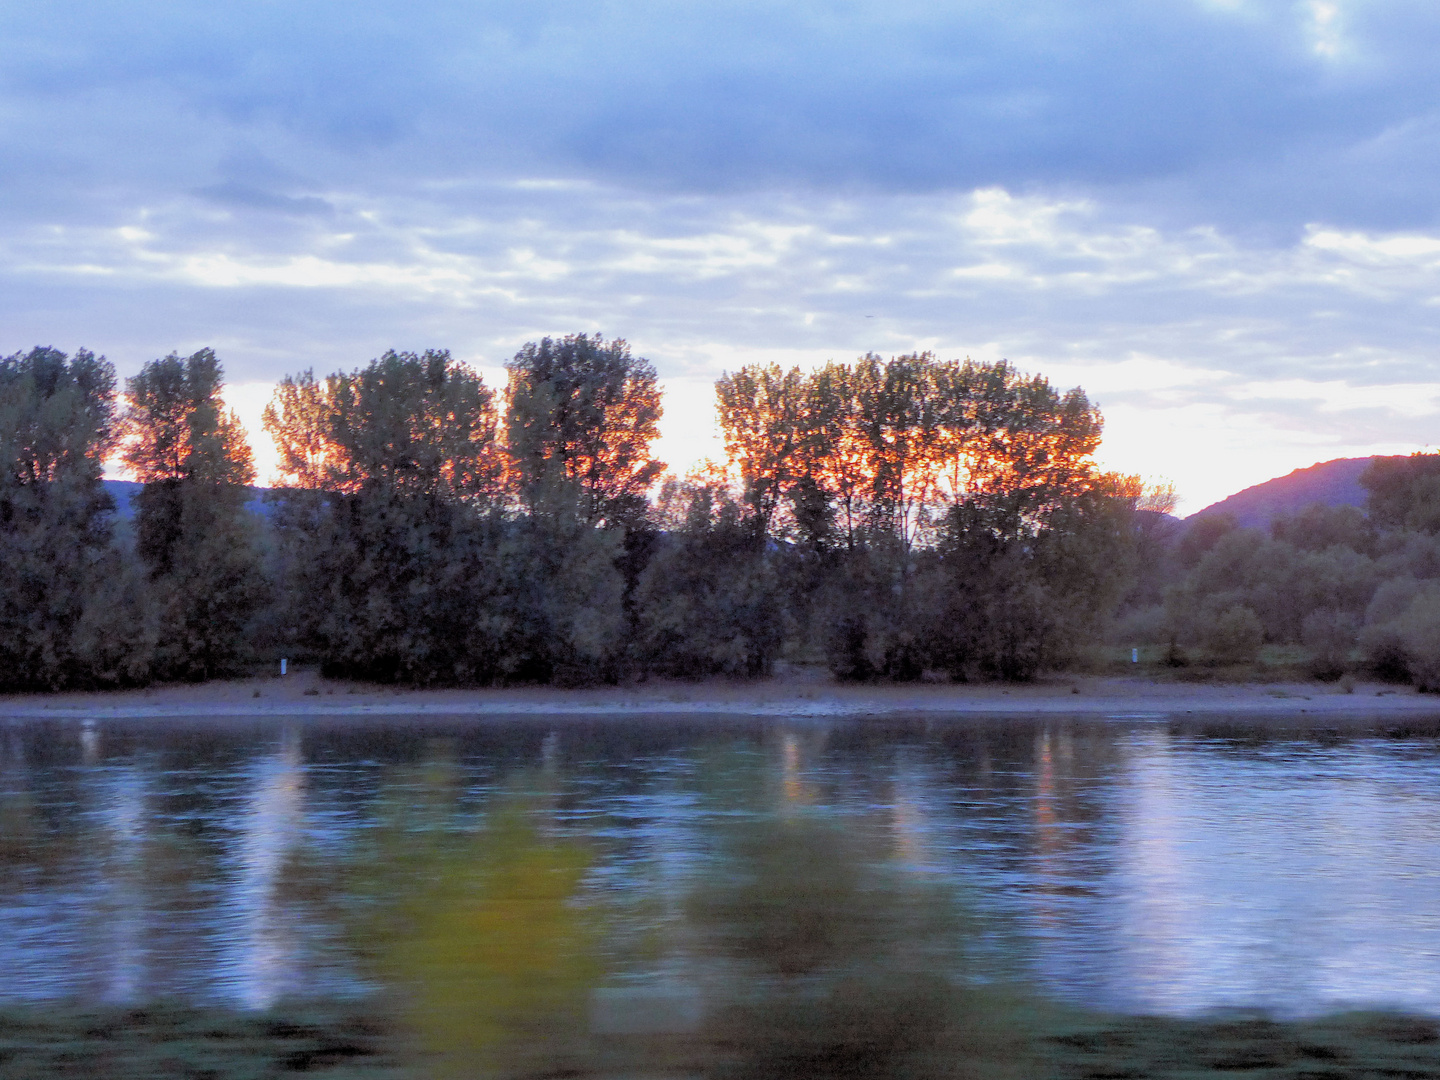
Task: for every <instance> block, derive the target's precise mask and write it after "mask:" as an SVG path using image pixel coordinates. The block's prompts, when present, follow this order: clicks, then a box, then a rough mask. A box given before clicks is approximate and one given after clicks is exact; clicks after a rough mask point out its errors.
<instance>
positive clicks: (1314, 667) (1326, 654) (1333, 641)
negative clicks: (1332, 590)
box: [1300, 608, 1358, 682]
mask: <svg viewBox="0 0 1440 1080" xmlns="http://www.w3.org/2000/svg"><path fill="white" fill-rule="evenodd" d="M1356 621H1357V620H1356V619H1355V617H1354V616H1353V615H1351V614H1350V613H1349V612H1345V611H1336V610H1335V609H1333V608H1321V609H1319V610H1318V611H1312V612H1311V613H1310V614H1309V615H1307V616H1306V617H1305V621H1304V623H1302V624H1301V628H1300V640H1301V642H1302V643H1303V644H1304V645H1305V647H1306V648H1307V649H1309V650H1310V653H1311V656H1310V674H1312V675H1314V676H1315V677H1316V678H1317V679H1324V680H1326V681H1327V682H1328V681H1331V680H1334V679H1338V678H1339V677H1340V676H1341V675H1343V674H1344V673H1345V668H1346V666H1347V665H1348V663H1349V660H1350V650H1351V649H1353V648H1354V647H1355V637H1356V632H1357V630H1358V627H1357V626H1356Z"/></svg>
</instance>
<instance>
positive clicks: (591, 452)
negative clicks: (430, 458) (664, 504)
mask: <svg viewBox="0 0 1440 1080" xmlns="http://www.w3.org/2000/svg"><path fill="white" fill-rule="evenodd" d="M506 368H507V370H508V371H509V373H510V385H509V391H508V398H509V408H508V412H507V414H506V442H507V445H508V448H509V451H510V455H511V459H512V461H513V463H514V468H515V473H516V480H517V486H518V490H519V492H520V495H521V498H522V500H523V501H524V503H525V505H527V506H528V507H530V508H531V509H532V510H533V509H535V508H537V507H540V506H542V505H544V504H545V503H546V502H547V500H550V499H552V498H553V497H554V496H555V493H556V492H565V491H568V492H569V493H570V495H571V496H572V497H573V498H574V499H575V500H576V501H577V503H578V506H579V512H580V517H581V519H582V520H584V521H586V522H588V523H590V524H599V525H606V526H609V525H616V524H627V523H633V522H635V521H636V520H638V519H639V518H640V516H641V515H642V514H643V511H644V507H645V492H646V490H647V489H648V488H649V487H650V485H651V484H653V483H654V482H655V480H656V478H658V477H659V475H660V473H661V472H662V471H663V470H664V465H663V464H662V463H661V462H660V461H657V460H656V459H655V458H653V457H651V455H650V447H651V444H652V443H653V442H654V441H655V439H656V437H657V436H658V435H659V433H660V428H659V423H660V416H661V411H662V410H661V406H660V389H659V386H658V384H657V381H656V374H655V367H654V365H653V364H651V363H650V361H648V360H646V359H644V358H643V357H638V356H634V355H632V354H631V352H630V346H629V345H628V344H626V343H625V342H624V341H622V340H620V339H618V338H616V339H615V340H612V341H609V342H607V341H605V340H604V339H603V338H602V337H601V336H600V335H599V334H596V335H595V336H594V337H588V336H586V335H585V334H571V335H568V336H566V337H564V338H561V339H559V340H555V339H553V338H548V337H547V338H542V339H541V340H540V341H538V342H533V341H532V342H530V343H529V344H527V345H526V346H525V347H524V348H523V349H521V350H520V351H519V352H517V353H516V354H515V357H514V359H512V360H511V361H510V362H509V364H507V365H506Z"/></svg>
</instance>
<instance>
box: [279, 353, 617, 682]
mask: <svg viewBox="0 0 1440 1080" xmlns="http://www.w3.org/2000/svg"><path fill="white" fill-rule="evenodd" d="M266 426H267V428H268V429H269V430H270V432H271V433H272V435H273V436H274V437H275V439H276V442H277V444H278V445H279V446H280V448H281V453H282V462H283V468H284V469H285V470H286V471H287V472H288V474H289V475H290V476H291V477H292V478H293V479H294V480H295V481H296V482H297V484H298V485H299V486H300V487H302V488H311V489H318V490H300V491H296V490H293V489H292V490H289V491H286V492H284V493H282V494H280V495H278V496H277V500H278V502H279V505H278V507H277V510H276V521H277V528H278V533H279V536H280V541H281V542H280V550H281V560H280V561H281V565H282V568H283V571H282V572H283V578H284V589H283V592H284V595H285V596H286V598H287V600H286V612H287V614H286V617H285V620H284V621H285V624H286V625H287V626H293V627H294V628H295V631H296V641H297V643H300V644H302V645H303V646H304V647H305V648H308V649H309V650H312V651H313V655H314V656H315V657H316V658H317V659H319V660H320V661H321V663H322V665H323V666H324V668H325V669H326V670H328V671H331V672H334V673H336V674H345V675H350V676H358V677H367V678H374V679H379V680H382V681H403V682H410V683H437V684H447V683H448V684H454V683H486V682H492V681H496V680H501V681H510V680H526V681H528V680H541V681H543V680H549V679H561V680H566V681H585V680H587V679H594V678H596V677H600V676H603V675H604V674H605V673H606V671H607V667H606V665H607V663H608V657H609V654H610V653H611V652H613V650H614V646H615V643H616V641H617V640H618V639H619V636H620V635H619V629H618V627H619V622H618V619H619V614H618V612H619V606H620V605H619V599H620V597H619V589H620V585H619V577H618V574H617V573H616V570H615V567H614V565H613V561H614V554H615V551H614V549H615V546H616V545H615V543H614V542H613V541H614V540H615V538H614V537H603V536H602V535H601V534H600V533H599V532H598V531H597V530H595V529H593V528H590V527H588V526H586V525H584V524H583V523H577V522H575V521H574V520H573V519H568V520H565V521H555V522H549V523H545V524H544V527H542V525H541V524H539V523H537V522H535V521H533V520H527V519H524V518H521V517H516V516H515V515H512V514H508V513H506V512H505V507H504V506H503V505H502V500H501V498H500V496H501V494H502V488H501V486H500V484H501V479H502V476H501V474H502V469H503V460H502V457H501V451H500V449H499V447H498V445H497V440H496V411H495V402H494V395H493V393H492V391H491V390H490V389H489V388H488V387H486V386H485V384H484V381H483V380H482V379H481V378H480V376H479V375H478V374H477V373H475V372H474V371H472V370H471V369H470V368H468V367H466V366H465V365H463V364H460V363H458V362H456V361H455V360H453V359H452V358H451V357H450V355H449V353H446V352H442V351H431V352H426V353H423V354H416V353H409V352H405V353H401V352H395V351H391V352H387V353H386V354H385V355H384V356H382V357H379V358H378V359H376V360H373V361H371V363H370V364H368V365H366V366H365V367H363V368H361V369H359V370H357V371H354V372H350V373H337V374H334V375H331V376H329V377H328V378H326V379H325V380H324V381H323V382H320V381H317V380H316V379H315V378H314V376H313V375H312V374H311V373H309V372H306V373H305V374H304V375H302V376H300V377H298V378H293V379H287V380H285V381H284V382H282V383H281V385H280V387H279V389H278V391H277V394H276V398H275V400H274V401H273V402H272V403H271V407H270V408H269V409H267V411H266Z"/></svg>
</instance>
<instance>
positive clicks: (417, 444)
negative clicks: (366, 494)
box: [265, 349, 503, 498]
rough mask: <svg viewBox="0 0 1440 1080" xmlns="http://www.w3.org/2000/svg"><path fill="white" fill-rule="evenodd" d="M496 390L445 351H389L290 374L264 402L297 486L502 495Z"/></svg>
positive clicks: (286, 468) (284, 462)
mask: <svg viewBox="0 0 1440 1080" xmlns="http://www.w3.org/2000/svg"><path fill="white" fill-rule="evenodd" d="M494 397H495V395H494V392H493V391H491V390H490V388H489V387H487V386H486V385H485V381H484V379H482V378H481V377H480V376H479V375H478V374H476V373H475V372H474V371H473V370H471V369H470V368H468V367H466V366H465V365H464V364H461V363H459V362H458V361H456V360H453V359H452V358H451V356H450V354H449V353H448V352H446V351H444V350H440V351H436V350H428V351H426V352H425V353H423V354H416V353H411V352H405V353H397V352H396V351H395V350H393V349H391V350H390V351H389V352H387V353H385V355H383V356H381V357H380V358H378V359H376V360H372V361H371V362H370V363H369V364H367V365H366V366H365V367H363V368H360V369H358V370H356V371H353V372H348V373H346V372H337V373H336V374H334V375H331V376H329V377H328V378H326V379H325V381H324V382H323V383H321V382H317V381H316V379H315V376H314V373H313V372H312V371H306V372H304V373H302V374H301V375H299V376H298V377H291V376H286V377H285V378H284V379H283V380H281V382H280V384H279V385H278V386H277V388H276V394H275V398H274V400H273V401H272V402H271V403H270V404H269V405H268V406H266V409H265V428H266V430H267V431H268V432H270V434H271V436H272V437H273V438H274V439H275V443H276V446H277V447H278V448H279V450H280V455H281V467H282V469H283V470H284V472H285V474H286V475H287V476H289V477H291V478H293V479H294V481H295V482H296V484H297V486H299V487H304V488H325V489H327V490H330V491H343V492H348V493H354V492H358V491H361V490H370V489H379V490H383V491H385V492H388V493H406V494H414V495H434V494H445V495H454V496H461V497H475V496H486V497H490V498H494V497H496V496H498V494H499V481H500V474H501V470H502V466H503V463H502V460H501V456H500V450H499V447H498V446H497V445H496V415H495V400H494Z"/></svg>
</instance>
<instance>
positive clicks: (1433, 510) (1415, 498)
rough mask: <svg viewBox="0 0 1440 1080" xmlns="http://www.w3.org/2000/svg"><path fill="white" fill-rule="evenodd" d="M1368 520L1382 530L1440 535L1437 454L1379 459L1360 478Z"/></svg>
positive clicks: (1439, 462)
mask: <svg viewBox="0 0 1440 1080" xmlns="http://www.w3.org/2000/svg"><path fill="white" fill-rule="evenodd" d="M1360 485H1361V486H1362V487H1363V488H1365V490H1366V492H1367V493H1368V497H1367V499H1366V503H1365V509H1366V512H1367V513H1368V514H1369V516H1370V520H1371V521H1372V522H1374V523H1375V524H1376V525H1377V526H1379V527H1380V528H1382V529H1409V530H1414V531H1417V532H1424V533H1436V532H1440V454H1420V453H1417V454H1412V455H1410V456H1409V457H1389V458H1386V457H1382V458H1376V459H1375V460H1374V461H1373V462H1371V464H1370V467H1369V468H1368V469H1366V470H1365V473H1364V474H1363V475H1362V476H1361V477H1360Z"/></svg>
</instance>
